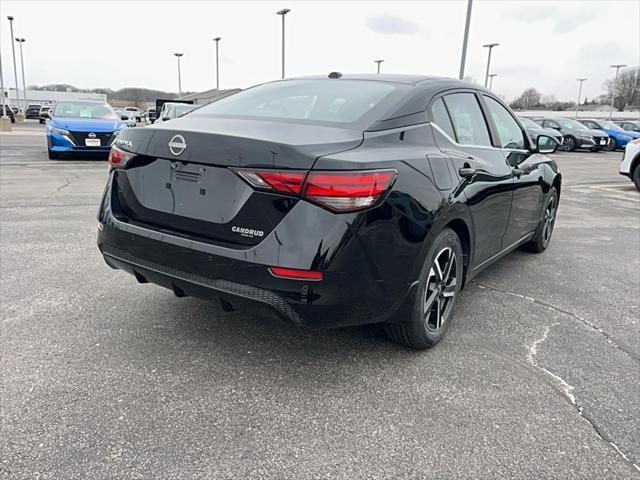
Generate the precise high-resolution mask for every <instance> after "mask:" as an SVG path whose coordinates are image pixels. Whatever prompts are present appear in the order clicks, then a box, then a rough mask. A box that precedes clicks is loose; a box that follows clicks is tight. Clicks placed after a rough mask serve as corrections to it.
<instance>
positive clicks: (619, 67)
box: [609, 63, 626, 120]
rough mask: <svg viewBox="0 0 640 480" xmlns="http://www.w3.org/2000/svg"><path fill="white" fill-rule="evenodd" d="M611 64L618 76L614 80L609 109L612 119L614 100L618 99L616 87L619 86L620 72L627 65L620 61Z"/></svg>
mask: <svg viewBox="0 0 640 480" xmlns="http://www.w3.org/2000/svg"><path fill="white" fill-rule="evenodd" d="M609 66H610V67H611V68H615V69H616V78H615V80H614V81H613V88H612V89H611V109H610V110H609V120H611V114H612V113H613V101H614V100H615V99H616V88H618V72H619V71H620V69H621V68H624V67H626V65H624V64H622V63H618V64H616V65H609Z"/></svg>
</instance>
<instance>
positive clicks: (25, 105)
mask: <svg viewBox="0 0 640 480" xmlns="http://www.w3.org/2000/svg"><path fill="white" fill-rule="evenodd" d="M16 42H18V43H19V44H20V67H21V68H22V97H23V98H24V105H23V109H24V114H25V117H26V115H27V110H26V108H27V83H26V82H25V81H24V55H23V54H22V44H23V43H24V42H26V40H25V39H24V38H16Z"/></svg>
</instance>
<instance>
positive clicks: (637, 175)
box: [632, 163, 640, 192]
mask: <svg viewBox="0 0 640 480" xmlns="http://www.w3.org/2000/svg"><path fill="white" fill-rule="evenodd" d="M632 178H633V184H634V185H635V186H636V189H637V190H638V191H639V192H640V163H639V164H638V165H636V168H635V169H634V170H633V177H632Z"/></svg>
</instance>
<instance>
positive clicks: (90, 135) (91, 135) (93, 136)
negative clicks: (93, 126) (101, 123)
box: [87, 132, 96, 138]
mask: <svg viewBox="0 0 640 480" xmlns="http://www.w3.org/2000/svg"><path fill="white" fill-rule="evenodd" d="M87 137H89V138H96V134H95V133H93V132H91V133H90V134H89V135H87Z"/></svg>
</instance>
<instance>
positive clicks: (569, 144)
mask: <svg viewBox="0 0 640 480" xmlns="http://www.w3.org/2000/svg"><path fill="white" fill-rule="evenodd" d="M575 149H576V139H575V138H573V137H572V136H571V135H567V136H566V137H564V140H562V150H564V151H565V152H573V151H575Z"/></svg>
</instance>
